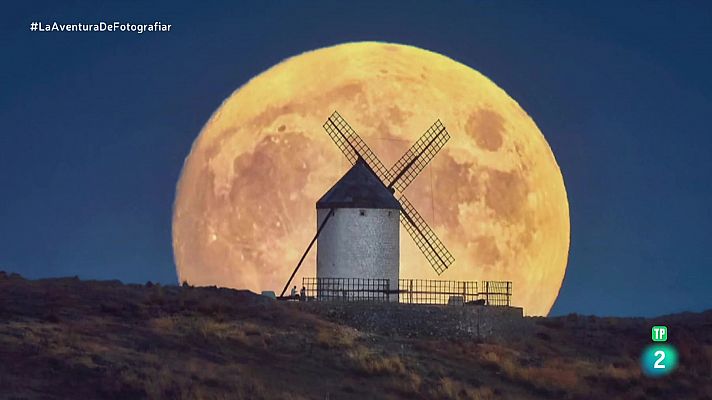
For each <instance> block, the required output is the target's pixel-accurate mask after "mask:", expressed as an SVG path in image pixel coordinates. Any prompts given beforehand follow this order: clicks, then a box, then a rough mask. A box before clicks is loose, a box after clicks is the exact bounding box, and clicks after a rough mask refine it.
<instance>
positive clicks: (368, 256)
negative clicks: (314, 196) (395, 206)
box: [316, 208, 400, 300]
mask: <svg viewBox="0 0 712 400" xmlns="http://www.w3.org/2000/svg"><path fill="white" fill-rule="evenodd" d="M328 212H329V210H322V209H320V210H317V229H318V228H319V226H320V225H321V222H322V221H323V220H324V218H326V215H327V214H328ZM362 214H363V215H362ZM399 218H400V213H399V211H398V210H385V209H358V208H339V209H336V210H334V215H333V216H332V217H331V218H330V219H329V221H328V222H327V223H326V226H325V227H324V230H322V231H321V234H320V235H319V239H318V240H317V255H316V276H317V278H372V279H390V285H391V289H398V278H399V259H400V242H399V233H400V225H399V223H400V219H399ZM393 297H394V298H395V299H396V300H397V298H398V296H397V295H395V296H393Z"/></svg>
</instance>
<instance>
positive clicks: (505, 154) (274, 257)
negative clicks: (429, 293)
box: [173, 42, 570, 315]
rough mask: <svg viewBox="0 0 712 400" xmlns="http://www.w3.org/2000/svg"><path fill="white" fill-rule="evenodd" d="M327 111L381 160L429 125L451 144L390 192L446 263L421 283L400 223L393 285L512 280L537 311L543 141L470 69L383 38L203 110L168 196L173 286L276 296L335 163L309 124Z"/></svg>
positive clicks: (547, 197)
mask: <svg viewBox="0 0 712 400" xmlns="http://www.w3.org/2000/svg"><path fill="white" fill-rule="evenodd" d="M334 110H336V111H338V112H339V113H340V114H341V115H342V116H343V117H344V119H346V120H347V121H348V122H349V124H350V125H351V126H352V127H353V128H354V130H355V131H356V132H358V133H359V135H360V136H361V137H363V139H364V140H365V141H366V142H367V143H368V144H369V145H370V147H371V148H372V149H373V150H374V152H375V153H376V154H377V155H378V157H379V158H380V159H381V160H382V161H383V163H384V164H385V165H386V167H390V166H391V165H393V164H394V163H395V162H396V161H397V159H398V158H399V157H400V156H401V155H402V154H403V153H404V152H405V151H406V150H407V149H408V148H409V147H410V146H411V144H413V143H414V142H415V141H416V140H417V139H418V138H419V137H420V136H421V135H422V134H423V133H424V132H425V130H426V129H428V128H429V127H430V125H432V124H433V123H434V122H435V121H436V120H437V119H440V120H441V121H442V122H443V124H444V125H445V126H446V127H447V130H448V132H449V133H450V135H451V139H450V141H449V142H448V143H447V144H446V145H445V147H444V148H443V149H442V150H441V151H440V152H439V153H438V154H437V155H436V156H435V158H434V159H433V161H432V162H431V163H430V164H429V166H428V167H427V168H426V169H425V170H424V171H423V172H422V173H421V174H420V175H419V176H418V177H417V178H416V179H415V181H414V182H413V183H412V184H411V185H410V186H409V187H408V188H407V189H406V191H405V194H406V195H407V196H408V199H409V200H410V201H411V202H412V203H413V205H414V206H415V207H416V208H417V209H418V210H419V212H420V214H421V215H422V216H423V217H424V218H425V220H426V221H427V223H428V224H429V225H430V226H431V227H432V228H433V230H434V231H435V232H436V234H437V235H438V236H439V237H440V239H441V240H442V242H443V243H444V244H445V246H446V247H447V248H448V249H449V250H450V252H451V253H452V254H453V256H454V257H455V262H454V263H453V264H452V265H451V266H450V268H449V269H448V270H447V271H445V272H444V273H443V274H442V275H440V276H438V275H436V273H435V272H434V271H433V269H432V268H431V266H430V264H429V263H428V262H427V260H426V259H425V257H424V256H423V255H422V253H421V252H420V251H419V250H418V248H417V247H416V245H415V244H414V243H413V241H412V240H411V238H410V236H409V235H408V233H407V232H406V231H405V230H404V229H403V228H402V227H401V277H402V278H419V279H447V280H478V281H479V280H507V281H512V286H513V296H512V303H513V305H516V306H521V307H524V311H525V313H526V314H528V315H546V314H548V313H549V310H550V309H551V307H552V305H553V304H554V301H555V300H556V297H557V296H558V293H559V289H560V288H561V283H562V281H563V278H564V273H565V271H566V263H567V258H568V250H569V229H570V226H569V206H568V200H567V197H566V189H565V187H564V181H563V178H562V175H561V171H560V169H559V166H558V165H557V163H556V160H555V158H554V155H553V153H552V151H551V148H550V147H549V145H548V143H547V142H546V140H545V139H544V136H543V134H542V133H541V131H540V130H539V128H538V127H537V125H536V124H535V123H534V121H533V120H532V118H531V117H530V116H529V115H528V114H527V113H526V112H525V111H524V110H523V109H522V108H521V107H520V106H519V104H518V103H517V102H516V101H514V100H513V99H512V98H511V97H509V96H508V95H507V93H505V92H504V90H502V89H501V88H499V87H498V86H497V85H496V84H494V83H493V82H492V81H490V80H489V79H488V78H486V77H485V76H484V75H482V74H480V73H479V72H477V71H475V70H474V69H472V68H470V67H468V66H466V65H463V64H461V63H459V62H457V61H454V60H452V59H450V58H448V57H446V56H443V55H441V54H438V53H434V52H431V51H427V50H423V49H420V48H416V47H412V46H404V45H396V44H389V43H376V42H363V43H348V44H342V45H338V46H333V47H328V48H323V49H319V50H315V51H310V52H307V53H303V54H300V55H298V56H295V57H292V58H289V59H287V60H284V61H282V62H281V63H279V64H277V65H275V66H273V67H272V68H270V69H269V70H267V71H265V72H263V73H261V74H260V75H258V76H256V77H254V78H253V79H251V80H250V81H249V82H247V83H246V84H245V85H244V86H243V87H241V88H239V89H238V90H236V91H235V92H234V93H233V94H232V95H231V96H230V97H228V98H227V99H226V100H225V101H224V102H223V104H222V105H221V106H220V107H219V108H218V109H217V111H215V113H214V114H213V115H212V117H211V118H210V120H209V121H208V122H207V123H206V124H205V126H204V127H203V129H202V131H201V132H200V135H199V136H198V138H197V139H196V140H195V142H194V143H193V147H192V149H191V151H190V154H189V156H188V157H187V158H186V161H185V165H184V167H183V171H182V173H181V176H180V179H179V181H178V186H177V190H176V200H175V204H174V213H173V250H174V257H175V262H176V266H177V273H178V279H179V282H183V281H188V282H189V283H190V284H193V285H217V286H222V287H232V288H248V289H251V290H254V291H260V290H274V291H277V292H278V293H279V291H281V289H282V287H283V286H284V284H285V283H286V281H287V279H288V278H289V275H290V274H291V272H292V270H293V269H294V267H295V266H296V264H297V261H298V260H299V258H300V256H301V254H302V253H303V252H304V250H305V249H306V246H307V244H308V243H309V241H310V240H311V238H312V237H313V236H314V233H315V230H316V209H315V203H316V201H317V200H318V199H319V197H320V196H321V195H322V194H324V192H326V191H327V190H328V189H329V188H330V187H331V186H332V185H333V184H334V183H335V182H336V181H337V180H338V179H339V178H340V177H341V176H342V175H343V174H344V173H345V172H346V171H347V170H348V168H349V166H350V165H349V164H348V161H347V160H346V158H345V157H344V156H343V155H342V154H341V152H340V151H339V149H338V148H337V147H336V145H334V143H332V142H331V139H330V138H329V136H328V135H327V134H326V133H325V132H324V129H323V128H322V125H323V124H324V122H325V120H326V118H327V117H328V116H329V115H331V113H332V112H333V111H334ZM317 246H318V242H317ZM315 259H316V257H315V249H312V251H311V253H310V255H309V257H308V258H307V259H306V261H305V263H304V265H303V266H302V268H301V269H300V272H299V273H298V274H297V276H296V277H295V280H294V281H293V282H294V284H295V285H300V283H301V278H302V277H313V276H315V274H316V272H315V271H316V266H315Z"/></svg>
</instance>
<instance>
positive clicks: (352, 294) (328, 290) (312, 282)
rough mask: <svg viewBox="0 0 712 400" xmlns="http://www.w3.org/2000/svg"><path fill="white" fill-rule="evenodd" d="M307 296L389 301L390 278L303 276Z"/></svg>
mask: <svg viewBox="0 0 712 400" xmlns="http://www.w3.org/2000/svg"><path fill="white" fill-rule="evenodd" d="M302 285H303V286H304V289H305V290H306V295H307V298H309V299H312V298H314V299H317V300H338V301H389V300H390V299H391V298H392V297H394V296H397V292H395V293H391V290H390V285H389V279H367V278H303V279H302Z"/></svg>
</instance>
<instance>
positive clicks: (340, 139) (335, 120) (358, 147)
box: [324, 111, 392, 185]
mask: <svg viewBox="0 0 712 400" xmlns="http://www.w3.org/2000/svg"><path fill="white" fill-rule="evenodd" d="M324 130H326V133H328V134H329V137H331V140H333V141H334V143H336V146H337V147H338V148H339V150H341V152H342V153H344V155H345V156H346V158H347V159H348V160H349V162H350V163H351V165H354V164H356V161H357V160H358V158H359V157H361V158H362V159H363V160H364V161H365V162H366V165H368V166H369V167H370V168H371V169H372V170H373V172H375V173H376V176H377V177H378V179H380V180H381V182H383V184H384V185H386V184H387V183H388V182H390V181H391V180H392V177H391V175H390V172H389V171H388V169H387V168H386V167H385V166H384V165H383V163H382V162H381V160H380V159H379V158H378V157H377V156H376V154H375V153H374V152H373V151H372V150H371V149H370V148H369V147H368V145H367V144H366V142H364V141H363V139H361V136H359V135H358V134H357V133H356V131H354V130H353V129H352V128H351V126H350V125H349V124H348V123H347V122H346V120H344V119H343V118H342V117H341V115H339V113H338V112H336V111H334V113H333V114H331V116H330V117H329V118H328V119H327V120H326V122H325V123H324Z"/></svg>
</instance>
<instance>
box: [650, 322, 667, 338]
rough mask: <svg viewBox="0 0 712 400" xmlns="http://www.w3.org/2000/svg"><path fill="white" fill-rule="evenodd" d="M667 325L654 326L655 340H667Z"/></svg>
mask: <svg viewBox="0 0 712 400" xmlns="http://www.w3.org/2000/svg"><path fill="white" fill-rule="evenodd" d="M667 332H668V331H667V326H658V325H656V326H654V327H653V342H667Z"/></svg>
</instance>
